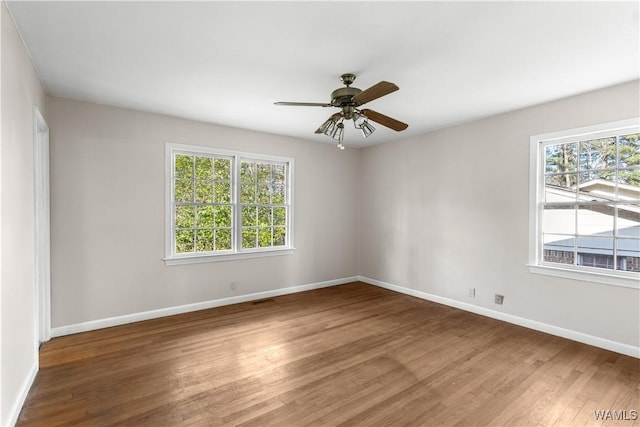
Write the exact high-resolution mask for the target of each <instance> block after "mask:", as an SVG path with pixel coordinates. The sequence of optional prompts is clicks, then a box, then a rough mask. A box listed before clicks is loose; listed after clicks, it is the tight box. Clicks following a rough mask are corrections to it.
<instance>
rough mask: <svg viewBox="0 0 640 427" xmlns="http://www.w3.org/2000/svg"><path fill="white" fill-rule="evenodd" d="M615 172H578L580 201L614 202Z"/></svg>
mask: <svg viewBox="0 0 640 427" xmlns="http://www.w3.org/2000/svg"><path fill="white" fill-rule="evenodd" d="M615 180H616V171H589V172H580V184H579V188H580V191H579V197H580V199H581V200H590V201H593V200H602V201H606V200H615V194H616V183H615Z"/></svg>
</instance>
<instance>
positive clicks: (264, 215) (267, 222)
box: [258, 206, 271, 227]
mask: <svg viewBox="0 0 640 427" xmlns="http://www.w3.org/2000/svg"><path fill="white" fill-rule="evenodd" d="M258 225H259V226H261V227H270V226H271V208H270V207H266V206H261V207H259V208H258Z"/></svg>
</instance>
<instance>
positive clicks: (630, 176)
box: [618, 168, 640, 201]
mask: <svg viewBox="0 0 640 427" xmlns="http://www.w3.org/2000/svg"><path fill="white" fill-rule="evenodd" d="M618 200H634V201H635V200H640V168H632V169H623V170H620V171H618Z"/></svg>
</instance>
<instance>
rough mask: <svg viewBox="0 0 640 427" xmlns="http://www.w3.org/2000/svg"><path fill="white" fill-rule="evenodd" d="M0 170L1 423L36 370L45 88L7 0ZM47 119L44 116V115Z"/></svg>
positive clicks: (3, 30) (13, 413)
mask: <svg viewBox="0 0 640 427" xmlns="http://www.w3.org/2000/svg"><path fill="white" fill-rule="evenodd" d="M0 14H1V15H2V16H1V22H2V28H1V34H2V79H1V80H2V82H1V86H2V89H1V94H2V95H1V104H2V107H1V110H2V114H1V117H2V122H1V123H2V126H1V128H2V132H1V138H2V144H1V157H0V159H1V160H0V161H1V172H0V186H1V187H0V203H1V205H0V206H1V209H0V222H1V224H0V229H1V230H2V237H1V239H0V240H1V249H0V254H1V255H0V266H1V269H0V319H1V329H0V334H1V335H0V341H1V342H2V350H1V356H0V357H1V359H0V360H1V361H0V366H1V368H0V384H1V386H0V395H1V398H0V400H1V406H0V425H3V426H4V425H7V424H9V423H10V422H12V421H13V420H12V418H14V417H15V416H16V415H17V411H19V409H20V404H21V403H22V402H21V398H23V397H24V393H25V392H26V391H27V390H26V389H25V387H28V386H29V385H30V379H31V377H32V375H33V374H34V373H35V369H36V368H37V363H38V360H37V352H36V348H37V346H36V341H37V337H36V325H35V313H34V310H35V287H34V262H35V259H34V182H33V173H34V171H33V108H34V106H36V107H38V108H39V109H40V111H41V112H42V113H43V114H44V110H43V108H44V98H45V94H44V90H43V88H42V85H41V84H40V81H39V80H38V76H37V75H36V73H35V70H34V68H33V65H32V64H31V60H30V58H29V56H28V54H27V51H26V49H25V48H24V45H23V44H22V40H21V39H20V36H19V34H18V32H17V30H16V28H15V26H14V24H13V21H12V19H11V16H10V15H9V12H8V10H7V8H6V5H5V4H4V2H1V3H0ZM45 118H46V115H45Z"/></svg>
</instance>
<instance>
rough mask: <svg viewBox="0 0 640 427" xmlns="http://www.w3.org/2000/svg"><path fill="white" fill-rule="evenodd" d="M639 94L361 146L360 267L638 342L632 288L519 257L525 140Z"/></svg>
mask: <svg viewBox="0 0 640 427" xmlns="http://www.w3.org/2000/svg"><path fill="white" fill-rule="evenodd" d="M638 93H639V84H638V82H637V81H636V82H632V83H628V84H623V85H619V86H615V87H612V88H609V89H604V90H600V91H596V92H591V93H587V94H584V95H580V96H575V97H572V98H568V99H564V100H559V101H556V102H551V103H548V104H544V105H540V106H536V107H532V108H527V109H524V110H519V111H515V112H511V113H508V114H504V115H500V116H496V117H491V118H487V119H485V120H480V121H476V122H473V123H469V124H464V125H460V126H455V127H451V128H448V129H443V130H440V131H437V132H433V133H429V134H426V135H421V136H417V137H413V138H408V139H405V140H400V141H396V142H391V143H387V144H382V145H377V146H374V147H370V148H366V149H363V150H362V151H361V178H360V179H361V193H360V228H359V233H360V237H359V242H360V243H359V270H358V271H359V274H360V275H362V276H365V277H368V278H371V279H375V280H379V281H384V282H387V283H390V284H394V285H398V286H404V287H407V288H410V289H415V290H418V291H422V292H425V293H429V294H432V295H436V296H440V297H444V298H449V299H452V300H455V301H460V302H464V303H469V304H473V305H477V306H480V307H485V308H488V309H494V310H500V311H504V312H505V313H509V314H511V315H514V316H520V317H523V318H527V319H531V320H534V321H538V322H542V323H546V324H550V325H554V326H557V327H560V328H566V329H570V330H573V331H577V332H580V333H584V334H588V335H592V336H595V337H600V338H603V339H606V340H611V341H616V342H619V343H623V344H627V345H631V346H635V347H638V346H639V345H640V341H639V340H640V330H639V322H638V319H639V317H640V308H639V304H640V299H639V297H638V290H637V289H629V288H621V287H614V286H609V285H601V284H594V283H588V282H581V281H575V280H567V279H560V278H552V277H548V276H541V275H535V274H532V273H529V271H528V269H527V266H526V263H527V260H528V221H529V219H528V218H529V193H528V188H529V137H530V136H532V135H539V134H543V133H548V132H553V131H558V130H564V129H571V128H576V127H581V126H587V125H593V124H597V123H603V122H609V121H615V120H621V119H627V118H632V117H638V116H639V115H640V112H639V105H638ZM505 96H507V95H506V94H505ZM469 288H476V297H475V298H470V297H469V296H468V289H469ZM495 293H500V294H503V295H505V302H504V305H502V306H498V305H495V304H494V303H493V296H494V294H495Z"/></svg>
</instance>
